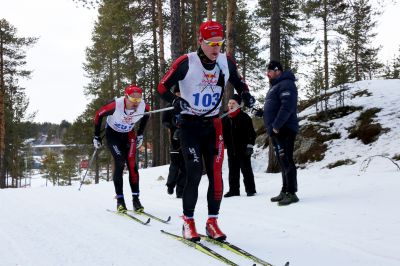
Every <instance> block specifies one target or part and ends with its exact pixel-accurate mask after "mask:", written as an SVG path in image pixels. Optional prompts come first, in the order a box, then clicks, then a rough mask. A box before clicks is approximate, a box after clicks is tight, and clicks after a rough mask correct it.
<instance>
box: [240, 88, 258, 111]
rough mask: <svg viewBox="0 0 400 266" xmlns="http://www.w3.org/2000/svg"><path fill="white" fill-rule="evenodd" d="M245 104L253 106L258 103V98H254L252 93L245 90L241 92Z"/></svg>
mask: <svg viewBox="0 0 400 266" xmlns="http://www.w3.org/2000/svg"><path fill="white" fill-rule="evenodd" d="M241 97H242V100H243V103H244V106H246V107H248V108H252V107H253V106H254V104H255V103H256V99H254V97H253V96H251V94H250V93H249V92H248V91H244V92H242V94H241Z"/></svg>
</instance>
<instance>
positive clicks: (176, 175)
mask: <svg viewBox="0 0 400 266" xmlns="http://www.w3.org/2000/svg"><path fill="white" fill-rule="evenodd" d="M170 158H171V164H170V165H169V173H168V179H167V186H168V187H172V188H174V187H175V186H176V195H177V196H182V194H183V188H184V186H185V182H186V168H185V162H184V160H183V156H182V152H181V150H180V149H179V150H178V151H174V150H171V152H170Z"/></svg>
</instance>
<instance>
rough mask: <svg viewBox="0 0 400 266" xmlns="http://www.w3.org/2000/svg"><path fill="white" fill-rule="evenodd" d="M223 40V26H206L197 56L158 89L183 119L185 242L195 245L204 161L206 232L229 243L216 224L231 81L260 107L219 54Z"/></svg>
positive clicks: (178, 65)
mask: <svg viewBox="0 0 400 266" xmlns="http://www.w3.org/2000/svg"><path fill="white" fill-rule="evenodd" d="M223 38H224V34H223V28H222V25H221V24H220V23H218V22H216V21H207V22H204V23H202V24H201V25H200V28H199V39H198V44H199V46H200V47H199V49H198V50H197V52H192V53H188V54H185V55H183V56H181V57H180V58H178V59H177V60H176V61H175V62H174V63H173V64H172V66H171V68H170V69H169V71H168V72H167V73H166V75H165V76H164V77H163V79H162V80H161V82H160V84H159V85H158V92H159V94H160V95H161V97H162V99H164V100H165V101H167V102H170V103H172V104H173V106H174V110H175V113H177V114H181V123H180V139H181V146H182V153H183V157H184V160H185V165H186V173H187V176H186V185H185V188H184V190H183V198H182V201H183V237H184V238H185V239H189V240H192V241H198V240H199V239H200V237H199V235H198V233H197V231H196V226H195V222H194V210H195V206H196V202H197V197H198V186H199V183H200V179H201V175H202V171H203V169H202V167H203V165H202V158H203V159H204V162H205V167H206V171H207V176H208V179H209V187H208V192H207V201H208V220H207V222H206V233H207V235H209V236H210V237H211V238H214V239H217V240H224V239H225V238H226V235H225V234H224V233H223V232H222V231H221V230H220V228H219V227H218V224H217V218H218V214H219V208H220V204H221V200H222V193H223V183H222V162H223V159H224V140H223V134H222V124H221V119H220V118H219V117H218V114H219V109H220V106H221V99H222V96H223V93H224V88H225V85H226V83H227V82H228V81H229V82H230V83H231V84H232V85H233V86H234V87H235V89H236V91H237V92H238V94H239V95H241V98H242V99H243V101H244V104H245V105H246V106H247V107H252V106H253V105H254V102H255V100H254V97H253V96H251V95H250V93H249V91H248V87H247V85H246V83H244V81H243V80H242V79H241V78H240V76H239V74H238V71H237V67H236V63H235V62H234V61H233V60H232V59H231V58H230V57H228V56H227V55H226V54H224V53H220V51H221V46H222V44H223V43H224V39H223ZM176 85H178V86H179V88H180V92H181V97H177V96H175V95H174V94H173V93H172V91H171V89H172V88H173V87H174V86H176Z"/></svg>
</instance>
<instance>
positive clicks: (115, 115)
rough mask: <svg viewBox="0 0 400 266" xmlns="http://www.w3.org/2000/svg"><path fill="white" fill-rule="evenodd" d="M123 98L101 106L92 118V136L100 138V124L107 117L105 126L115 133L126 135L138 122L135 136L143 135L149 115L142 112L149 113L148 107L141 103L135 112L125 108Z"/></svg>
mask: <svg viewBox="0 0 400 266" xmlns="http://www.w3.org/2000/svg"><path fill="white" fill-rule="evenodd" d="M124 99H125V97H120V98H117V99H115V100H113V101H111V102H109V103H108V104H106V105H103V106H102V107H101V108H100V109H99V110H98V111H97V112H96V115H95V118H94V128H95V130H94V134H95V136H100V130H101V123H102V120H103V117H107V125H106V126H109V127H111V128H112V129H114V130H115V131H117V132H121V133H127V132H129V131H132V130H133V128H134V126H135V123H136V122H138V121H139V120H140V124H139V128H138V130H137V135H143V132H144V129H145V128H146V124H147V121H148V120H149V117H150V115H148V114H144V112H148V111H150V107H149V105H148V104H146V103H145V102H144V101H141V103H140V104H139V106H138V108H137V109H136V110H129V109H126V108H125V100H124Z"/></svg>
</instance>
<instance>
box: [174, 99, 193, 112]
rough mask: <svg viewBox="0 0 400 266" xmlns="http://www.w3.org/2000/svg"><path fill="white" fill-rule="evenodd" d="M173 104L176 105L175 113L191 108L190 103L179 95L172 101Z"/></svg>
mask: <svg viewBox="0 0 400 266" xmlns="http://www.w3.org/2000/svg"><path fill="white" fill-rule="evenodd" d="M172 105H173V106H174V112H175V114H180V113H181V111H184V110H188V109H189V103H188V102H187V101H185V100H184V99H182V98H181V97H178V96H177V97H175V99H174V101H173V102H172Z"/></svg>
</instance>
